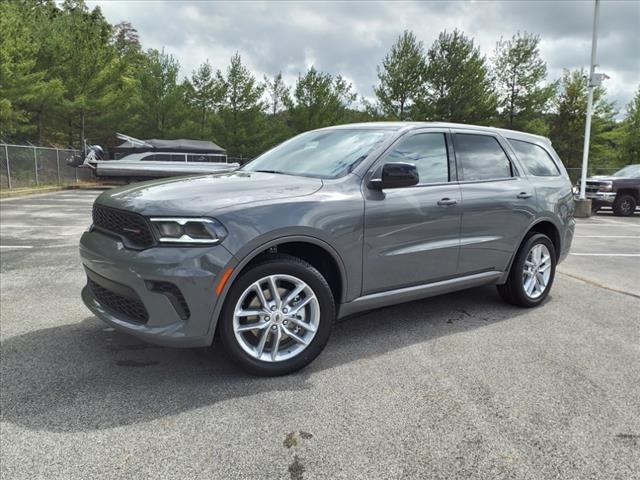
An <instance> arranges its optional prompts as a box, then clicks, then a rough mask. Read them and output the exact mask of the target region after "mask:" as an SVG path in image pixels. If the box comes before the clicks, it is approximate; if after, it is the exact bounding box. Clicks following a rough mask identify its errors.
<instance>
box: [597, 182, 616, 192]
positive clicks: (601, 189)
mask: <svg viewBox="0 0 640 480" xmlns="http://www.w3.org/2000/svg"><path fill="white" fill-rule="evenodd" d="M611 190H613V183H611V182H607V183H601V184H600V186H599V187H598V191H599V192H610V191H611Z"/></svg>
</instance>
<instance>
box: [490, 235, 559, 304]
mask: <svg viewBox="0 0 640 480" xmlns="http://www.w3.org/2000/svg"><path fill="white" fill-rule="evenodd" d="M555 271H556V252H555V248H554V247H553V242H551V240H550V239H549V237H547V236H546V235H544V234H542V233H534V234H532V235H530V236H529V237H527V238H526V239H525V241H524V242H523V244H522V246H521V247H520V249H519V250H518V253H517V255H516V258H515V260H514V262H513V265H511V271H510V272H509V278H508V279H507V282H506V283H505V284H504V285H498V292H499V293H500V296H501V297H502V298H503V299H504V300H505V301H507V302H509V303H511V304H513V305H518V306H520V307H535V306H537V305H540V304H541V303H542V302H543V301H544V299H545V298H546V297H547V295H548V294H549V290H551V285H552V284H553V279H554V277H555Z"/></svg>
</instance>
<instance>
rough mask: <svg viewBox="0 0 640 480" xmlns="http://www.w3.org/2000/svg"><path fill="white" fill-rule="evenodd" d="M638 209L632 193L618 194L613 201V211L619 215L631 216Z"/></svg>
mask: <svg viewBox="0 0 640 480" xmlns="http://www.w3.org/2000/svg"><path fill="white" fill-rule="evenodd" d="M635 211H636V199H635V198H633V196H632V195H626V194H622V195H620V194H619V195H616V201H615V202H614V203H613V213H615V214H616V215H618V216H619V217H629V216H631V215H633V212H635Z"/></svg>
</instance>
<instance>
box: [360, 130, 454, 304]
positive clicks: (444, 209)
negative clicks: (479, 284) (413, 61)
mask: <svg viewBox="0 0 640 480" xmlns="http://www.w3.org/2000/svg"><path fill="white" fill-rule="evenodd" d="M450 138H451V137H450V135H449V133H448V131H445V130H439V131H438V130H425V131H419V132H418V133H413V134H411V135H410V136H408V137H403V138H401V139H400V141H399V142H398V143H397V144H396V145H395V146H394V147H392V149H391V151H390V153H388V154H386V155H385V156H384V157H383V158H382V159H380V160H379V161H378V162H377V164H376V166H375V167H374V169H375V168H378V167H380V166H381V165H382V164H384V163H388V162H408V163H413V164H415V165H416V168H417V170H418V175H419V183H418V185H415V186H412V187H405V188H395V189H385V190H383V191H378V190H372V189H369V188H367V187H366V180H367V179H366V178H365V185H364V186H363V193H364V197H365V222H364V224H365V233H364V252H363V263H364V265H363V270H364V276H363V294H365V295H366V294H369V293H374V292H379V291H384V290H390V289H395V288H402V287H407V286H413V285H420V284H424V283H430V282H434V281H438V280H443V279H446V278H451V277H453V276H455V274H456V271H457V262H458V251H459V233H460V217H461V211H462V208H461V207H462V205H461V203H462V198H461V195H460V187H459V186H458V184H457V183H456V182H455V169H453V168H451V167H452V166H453V162H452V161H450V159H451V155H450V153H451V140H450ZM450 172H453V174H451V173H450Z"/></svg>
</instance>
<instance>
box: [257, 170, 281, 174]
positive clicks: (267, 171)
mask: <svg viewBox="0 0 640 480" xmlns="http://www.w3.org/2000/svg"><path fill="white" fill-rule="evenodd" d="M254 172H260V173H277V174H280V175H286V173H284V172H281V171H279V170H254Z"/></svg>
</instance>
